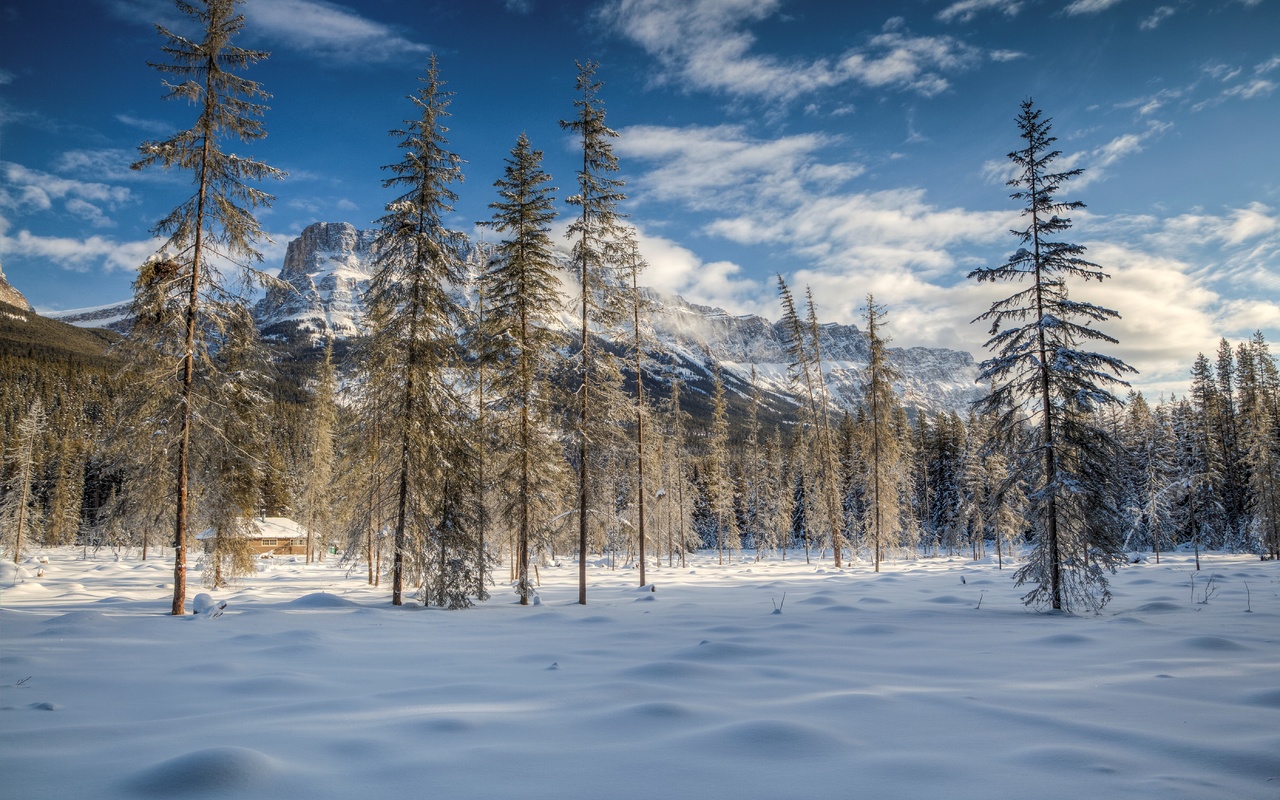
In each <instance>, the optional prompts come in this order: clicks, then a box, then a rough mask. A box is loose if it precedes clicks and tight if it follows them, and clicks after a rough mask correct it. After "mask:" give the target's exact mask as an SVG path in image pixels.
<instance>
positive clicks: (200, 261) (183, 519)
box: [133, 0, 284, 615]
mask: <svg viewBox="0 0 1280 800" xmlns="http://www.w3.org/2000/svg"><path fill="white" fill-rule="evenodd" d="M238 5H239V0H192V1H191V2H186V0H179V1H178V2H177V7H178V10H179V11H180V12H182V14H184V15H185V16H186V17H187V18H188V19H189V20H190V21H191V22H193V23H195V24H196V25H197V26H198V28H199V34H200V36H201V37H202V38H200V39H198V40H197V39H193V38H191V39H189V38H187V37H185V36H183V35H180V34H178V33H175V32H173V31H170V30H169V29H167V28H165V27H164V26H162V25H157V26H156V30H157V31H159V33H160V35H161V36H162V37H163V38H164V40H165V44H164V45H163V47H162V49H163V51H164V53H165V55H167V56H168V57H169V59H170V61H168V62H166V63H155V64H151V66H152V67H154V68H155V69H157V70H158V71H160V72H161V73H162V74H163V75H165V76H166V80H165V86H166V88H168V90H169V93H168V95H167V98H168V99H173V100H185V101H187V102H188V103H191V104H193V105H195V106H196V108H197V110H198V115H197V120H196V123H195V125H194V126H192V127H191V128H188V129H186V130H183V131H180V132H179V133H177V134H175V135H173V136H171V137H170V138H168V139H165V140H162V141H147V142H143V143H142V145H140V146H139V148H138V149H139V152H140V153H141V155H142V158H141V159H140V160H139V161H138V162H136V163H135V164H134V165H133V168H134V169H145V168H147V167H151V166H157V165H158V166H160V167H162V168H164V169H173V168H177V169H182V170H189V171H190V172H191V173H192V175H193V188H194V191H193V193H192V194H191V195H190V196H189V197H188V198H187V199H186V200H184V201H183V202H181V203H180V204H179V205H178V206H177V207H176V208H174V209H173V211H171V212H170V213H169V214H168V216H166V217H165V218H164V219H162V220H160V222H159V223H158V224H157V225H156V227H155V233H157V234H159V235H161V236H166V237H167V241H166V243H165V249H166V252H167V254H168V255H167V258H164V259H161V260H160V261H158V262H156V263H157V264H163V265H164V267H165V271H164V273H163V274H157V273H155V272H154V271H153V272H152V274H151V277H152V278H154V279H155V280H156V281H157V282H158V283H159V284H161V285H159V286H151V287H141V288H142V289H156V288H159V289H161V290H163V291H164V292H166V293H167V294H168V298H167V299H168V300H171V301H174V302H176V304H177V306H178V308H179V309H180V313H181V318H182V325H181V328H180V330H181V334H180V335H181V337H182V338H181V339H180V340H179V341H174V340H173V338H172V337H173V336H174V335H175V334H176V332H177V331H176V330H175V327H173V326H168V325H165V326H159V327H157V328H154V329H153V330H154V331H155V332H156V333H159V334H160V335H161V337H162V343H161V345H160V346H162V347H167V348H169V349H173V350H177V351H178V355H179V359H178V362H177V363H178V367H177V372H178V374H179V376H180V382H181V387H182V388H181V392H180V394H179V396H178V398H177V402H178V404H179V411H178V414H177V417H178V419H177V427H178V432H177V442H176V444H175V446H174V450H175V451H176V453H175V458H174V470H175V475H174V481H175V483H176V490H175V499H176V503H175V509H174V537H173V546H174V580H173V603H172V613H173V614H175V615H180V614H183V613H184V602H185V599H186V585H187V576H186V571H187V544H188V541H189V530H188V524H189V519H190V505H191V502H190V500H191V498H190V486H189V484H190V480H191V476H192V465H191V444H192V433H193V427H194V426H195V421H196V415H197V409H196V407H195V406H196V402H197V398H196V384H197V372H199V371H201V370H203V369H205V368H206V365H207V364H208V360H207V358H206V357H205V355H204V354H205V353H206V352H207V348H208V347H209V341H208V338H209V337H208V336H206V333H208V332H210V331H215V332H216V331H218V330H219V329H220V327H221V325H222V324H223V322H224V320H225V319H226V315H220V314H219V313H218V307H219V306H223V307H224V308H227V307H234V306H236V305H242V304H243V303H244V301H243V300H242V299H240V298H238V297H237V296H236V295H234V294H230V293H227V292H226V291H225V290H224V289H223V287H222V283H221V281H222V275H223V274H224V269H223V268H222V267H221V266H218V267H216V268H215V266H214V265H213V264H210V263H209V262H210V259H211V256H212V255H213V254H214V253H215V252H216V253H218V254H219V255H220V256H221V257H223V258H225V259H227V260H230V261H231V262H233V263H236V264H239V265H241V266H247V265H248V264H250V263H252V262H257V261H261V260H262V256H261V254H259V253H258V251H257V250H256V249H255V245H256V243H257V241H258V240H260V239H262V238H264V236H263V233H262V229H261V227H260V226H259V224H258V221H257V219H255V218H254V215H253V212H254V209H256V208H258V207H259V206H265V205H269V204H270V201H271V199H272V198H271V196H270V195H269V194H267V193H266V192H263V191H262V190H260V189H258V188H256V187H254V186H253V185H252V182H254V181H259V180H262V179H264V178H281V177H283V176H284V173H283V172H281V171H279V170H277V169H274V168H272V167H269V166H267V165H266V164H264V163H262V162H261V161H256V160H254V159H252V158H245V157H243V156H239V155H236V154H234V153H228V152H224V150H223V142H224V141H225V140H227V139H237V140H240V141H243V142H252V141H256V140H258V139H261V138H263V137H264V136H266V130H265V128H263V126H262V120H261V117H262V114H263V112H265V111H266V106H265V105H264V104H263V101H264V100H266V99H267V98H268V97H269V95H268V94H267V93H266V92H265V91H263V90H262V88H261V87H260V86H259V85H258V84H257V82H255V81H250V80H247V79H245V78H243V77H241V76H240V75H239V74H237V73H238V72H240V71H242V70H244V69H245V68H247V67H249V66H251V65H253V64H255V63H257V62H258V61H261V60H262V59H264V58H266V57H267V53H265V52H262V51H258V50H246V49H244V48H241V47H237V46H235V45H233V44H232V43H231V41H232V39H233V38H234V37H235V36H236V35H237V34H238V33H240V31H241V30H242V29H243V27H244V17H243V16H242V15H240V14H238V13H237V8H236V7H237V6H238ZM168 78H173V79H174V82H172V83H171V82H170V81H169V80H168ZM245 274H247V276H248V277H250V278H253V277H259V278H261V279H263V280H264V281H265V278H264V277H263V276H262V273H257V272H254V271H250V272H248V273H245ZM137 300H138V297H137V296H135V309H134V310H135V316H136V312H138V311H140V310H141V309H139V308H138V304H137ZM220 316H222V317H223V319H222V320H220V319H219V317H220ZM233 316H234V315H233ZM232 321H234V319H233V320H232Z"/></svg>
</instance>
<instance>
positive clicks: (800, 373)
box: [778, 275, 845, 568]
mask: <svg viewBox="0 0 1280 800" xmlns="http://www.w3.org/2000/svg"><path fill="white" fill-rule="evenodd" d="M778 295H779V299H780V300H781V301H782V326H783V331H784V332H785V335H786V347H787V355H788V356H789V358H790V365H789V369H788V376H789V379H790V382H791V386H792V389H793V391H795V392H796V393H797V394H800V396H801V398H802V403H801V425H800V432H799V434H798V435H799V436H800V437H801V439H802V440H804V441H806V442H807V443H808V444H807V446H808V447H809V448H810V449H811V450H812V452H811V453H809V454H808V455H807V456H806V458H805V459H804V464H805V466H806V468H807V471H806V472H805V479H804V480H805V504H806V506H805V558H806V559H807V558H808V547H809V541H810V534H811V532H812V531H814V530H816V531H818V532H819V533H820V535H821V536H822V540H821V541H823V542H829V543H830V544H831V545H832V555H833V557H834V559H835V566H836V567H837V568H838V567H840V566H841V565H842V559H843V552H844V544H845V542H844V535H843V532H842V528H841V523H842V517H843V514H842V513H841V502H840V485H841V483H842V481H841V479H840V474H839V473H840V470H839V459H838V458H837V454H836V449H835V442H834V437H833V436H832V433H831V420H830V415H829V413H828V398H827V384H826V378H825V377H824V374H823V370H822V346H821V342H820V333H821V329H820V327H819V325H818V317H817V309H816V308H815V306H814V302H813V294H812V292H806V298H807V300H808V314H807V317H806V319H805V320H803V321H802V320H801V319H800V315H799V313H798V312H797V310H796V305H795V299H794V298H793V296H792V294H791V290H790V289H789V288H788V287H787V284H786V281H784V280H783V279H782V276H781V275H778Z"/></svg>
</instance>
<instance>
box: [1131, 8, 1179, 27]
mask: <svg viewBox="0 0 1280 800" xmlns="http://www.w3.org/2000/svg"><path fill="white" fill-rule="evenodd" d="M1177 12H1178V10H1177V9H1176V8H1174V7H1173V6H1160V7H1158V8H1157V9H1156V10H1155V11H1153V12H1151V16H1149V17H1147V18H1146V19H1144V20H1142V22H1139V23H1138V28H1139V29H1140V30H1144V31H1153V30H1155V29H1156V28H1158V27H1160V23H1162V22H1164V21H1165V20H1166V19H1168V18H1169V17H1172V16H1173V15H1174V14H1176V13H1177Z"/></svg>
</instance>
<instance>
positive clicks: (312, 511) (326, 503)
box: [299, 338, 338, 563]
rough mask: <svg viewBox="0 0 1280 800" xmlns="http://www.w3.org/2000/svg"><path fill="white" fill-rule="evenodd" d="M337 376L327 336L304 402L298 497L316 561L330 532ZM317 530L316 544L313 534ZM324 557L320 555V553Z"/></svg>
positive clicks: (309, 553) (311, 555) (309, 556)
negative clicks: (304, 411) (305, 409)
mask: <svg viewBox="0 0 1280 800" xmlns="http://www.w3.org/2000/svg"><path fill="white" fill-rule="evenodd" d="M337 393H338V378H337V374H336V373H335V371H334V366H333V339H332V338H330V339H327V340H326V342H325V348H324V357H323V358H322V359H321V361H320V364H319V367H318V371H317V373H316V377H315V386H314V387H313V389H312V392H311V397H310V399H309V402H308V403H307V419H306V423H305V425H306V428H305V436H306V441H305V444H304V447H305V449H304V453H303V464H304V469H305V472H304V474H303V475H302V476H301V477H302V486H301V492H300V493H299V494H300V499H301V501H302V503H301V509H300V511H301V512H302V515H303V517H304V524H305V525H306V528H307V556H306V559H307V562H308V563H310V562H311V561H313V560H315V558H316V555H315V554H316V550H317V548H318V549H319V550H320V552H321V553H323V552H324V548H325V545H327V543H328V540H329V535H330V528H331V524H332V515H333V506H332V500H331V497H332V491H333V467H334V459H335V453H334V441H335V437H336V426H337V424H338V406H337ZM316 532H319V534H320V535H319V539H320V541H319V543H317V542H315V541H314V539H315V538H316V536H315V534H316ZM321 558H323V556H321Z"/></svg>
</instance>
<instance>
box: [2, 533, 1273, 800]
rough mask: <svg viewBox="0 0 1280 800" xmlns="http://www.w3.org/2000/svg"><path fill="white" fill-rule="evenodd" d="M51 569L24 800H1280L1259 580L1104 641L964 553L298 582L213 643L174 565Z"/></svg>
mask: <svg viewBox="0 0 1280 800" xmlns="http://www.w3.org/2000/svg"><path fill="white" fill-rule="evenodd" d="M41 555H43V556H47V557H48V563H47V564H38V563H36V562H35V561H31V562H27V563H24V564H22V565H21V566H14V565H13V564H11V563H6V564H5V565H4V567H3V568H0V637H2V638H0V643H2V645H3V648H2V650H0V774H3V775H4V779H3V780H4V786H5V789H4V795H5V796H8V797H15V798H17V797H94V798H103V799H108V798H137V797H200V798H222V797H228V798H280V797H307V798H351V797H394V796H398V795H404V796H414V797H417V796H425V797H447V798H458V799H460V798H496V797H517V796H518V797H522V798H566V797H567V798H575V797H581V798H649V797H708V798H709V797H734V798H748V799H749V798H791V797H818V796H838V797H929V798H1023V797H1036V798H1038V800H1052V799H1053V798H1064V799H1065V798H1079V797H1105V798H1227V797H1230V798H1270V799H1271V800H1274V798H1276V797H1277V796H1278V795H1280V563H1276V562H1260V561H1258V560H1257V559H1256V557H1255V556H1243V555H1220V554H1215V555H1210V556H1204V555H1202V556H1201V560H1202V562H1203V564H1204V569H1203V570H1202V571H1201V572H1199V573H1195V574H1194V582H1193V580H1192V579H1193V572H1192V570H1193V565H1192V561H1191V557H1190V556H1189V555H1186V554H1177V553H1175V554H1171V555H1168V556H1166V557H1163V558H1162V561H1163V563H1161V564H1159V565H1157V564H1155V563H1153V562H1151V561H1147V562H1145V563H1139V564H1134V565H1130V566H1128V567H1125V568H1124V569H1123V570H1122V571H1121V572H1120V573H1119V574H1118V575H1116V576H1115V577H1114V579H1113V593H1114V595H1115V599H1114V600H1113V601H1112V602H1111V604H1110V605H1108V606H1107V607H1106V609H1105V611H1104V613H1102V614H1101V615H1099V616H1088V615H1081V616H1070V615H1061V614H1058V615H1054V614H1038V613H1034V612H1031V611H1028V610H1027V609H1025V608H1024V607H1023V606H1022V604H1021V602H1020V599H1019V598H1020V595H1021V594H1022V593H1023V591H1024V590H1023V589H1021V588H1017V587H1014V586H1013V584H1012V580H1011V578H1010V576H1011V570H1008V569H1006V570H1004V571H1003V572H1002V571H998V570H997V569H996V566H995V564H994V563H992V562H991V561H990V560H987V561H981V562H970V561H968V560H965V559H962V558H939V559H928V560H921V561H914V562H903V563H899V564H890V565H886V567H885V571H884V572H881V573H880V574H875V573H872V572H871V571H870V570H869V569H868V568H867V567H866V566H865V565H856V566H854V567H852V568H847V569H843V570H836V569H834V568H833V567H832V566H831V564H830V561H829V560H827V561H825V562H822V563H819V562H815V563H813V564H810V565H806V564H805V563H804V559H803V554H799V553H792V554H791V555H790V557H789V558H788V560H787V561H786V562H785V563H783V562H781V561H778V560H776V559H772V560H767V561H762V562H758V563H757V562H751V561H745V562H742V563H734V564H731V565H726V566H719V565H718V564H716V561H715V556H714V554H712V555H711V556H709V557H707V556H697V557H695V558H694V559H693V560H692V561H691V562H690V564H689V566H688V568H686V569H683V570H682V569H679V568H671V567H666V566H663V567H661V568H658V567H651V568H650V569H649V574H650V576H651V577H652V578H653V579H654V583H655V588H654V590H652V591H651V590H650V589H648V588H646V589H643V590H642V589H639V588H638V587H637V586H636V585H635V581H636V573H635V571H634V570H622V569H620V570H618V571H611V570H609V569H608V567H607V566H603V565H593V566H592V567H591V568H590V588H589V600H590V604H589V605H587V606H579V605H577V604H576V603H575V600H576V596H577V589H576V564H574V563H572V562H571V561H570V560H568V559H565V560H564V561H563V563H562V565H561V566H559V567H541V568H540V574H541V579H542V585H541V587H540V588H539V599H540V601H541V602H540V603H539V605H537V606H532V607H521V606H519V605H517V604H516V596H515V594H514V593H513V592H511V591H510V589H509V587H506V586H499V587H496V588H495V597H494V598H493V599H492V600H490V601H488V602H486V603H484V604H482V605H480V606H478V607H476V608H473V609H470V610H467V611H454V612H449V611H441V610H437V609H422V608H421V607H416V606H406V607H402V608H398V609H397V608H393V607H391V606H390V605H389V603H388V594H389V593H388V590H387V589H386V588H385V587H384V588H381V589H373V588H370V587H367V586H365V585H364V581H363V570H362V569H360V568H357V569H356V570H354V571H353V573H352V574H350V575H349V574H348V571H347V569H346V568H345V567H344V566H342V565H340V564H337V563H334V562H333V561H328V562H325V563H321V564H305V563H302V561H301V558H300V557H299V558H298V559H291V558H284V559H281V558H277V559H274V560H271V561H269V562H267V563H264V564H263V566H262V568H261V571H260V572H259V573H257V574H256V575H253V576H250V577H248V578H246V579H244V580H243V581H242V582H241V583H240V584H239V585H237V586H235V587H233V588H232V589H230V590H220V591H215V592H212V593H211V599H212V600H214V601H217V602H226V603H227V607H226V610H225V613H224V614H223V615H222V616H220V617H217V618H210V617H207V616H206V617H191V616H188V617H170V616H168V615H167V614H166V613H165V612H166V611H167V609H168V605H169V599H168V598H169V595H170V592H171V589H170V587H169V581H170V580H171V575H172V565H171V563H170V562H168V561H165V560H155V559H152V560H148V561H145V562H143V561H139V560H138V559H137V558H136V556H135V555H128V556H126V557H124V558H121V559H117V558H116V557H115V556H114V555H113V554H111V553H110V552H109V551H106V550H103V551H100V552H99V553H98V554H97V555H94V554H93V553H90V554H89V558H87V559H83V558H82V553H81V551H79V550H74V549H55V550H48V551H42V552H41ZM38 568H43V570H44V572H43V575H39V576H38V575H37V569H38ZM195 574H198V573H197V572H196V571H195V570H193V575H195ZM1210 576H1215V580H1214V582H1213V585H1212V587H1210V588H1211V589H1212V590H1213V591H1210V593H1209V597H1208V598H1207V600H1208V602H1202V601H1203V600H1205V599H1206V598H1205V593H1206V592H1205V590H1206V587H1207V586H1208V580H1209V578H1210ZM962 578H963V580H962ZM1246 584H1247V585H1248V591H1247V592H1246V588H1245V585H1246ZM189 591H190V592H191V594H192V595H194V594H195V593H197V592H201V591H205V590H204V589H202V588H201V587H199V586H196V585H192V586H191V587H190V590H189ZM784 593H785V596H786V601H785V603H781V601H782V598H783V595H784ZM779 605H781V606H782V612H781V613H780V614H775V613H774V611H775V609H776V608H777V607H778V606H779ZM1249 609H1251V610H1249Z"/></svg>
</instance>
